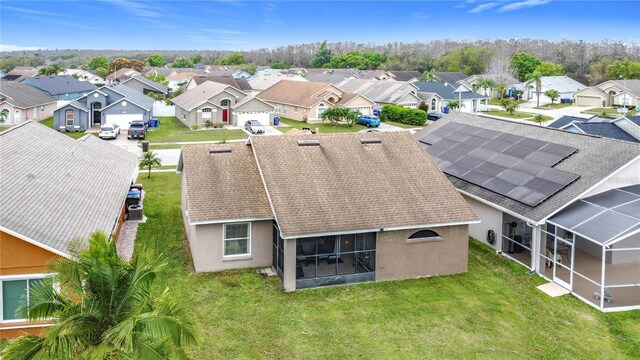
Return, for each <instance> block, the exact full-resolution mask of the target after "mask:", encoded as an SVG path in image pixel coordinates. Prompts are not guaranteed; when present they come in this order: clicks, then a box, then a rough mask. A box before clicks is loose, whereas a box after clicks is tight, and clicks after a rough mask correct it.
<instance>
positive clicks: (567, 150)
mask: <svg viewBox="0 0 640 360" xmlns="http://www.w3.org/2000/svg"><path fill="white" fill-rule="evenodd" d="M414 136H415V137H416V138H417V139H418V140H419V141H420V142H421V143H422V144H423V146H424V148H425V150H426V151H427V152H428V153H429V154H430V155H431V156H432V157H433V159H434V161H435V162H436V163H437V164H438V167H439V168H440V169H441V170H442V171H443V172H444V173H445V174H446V175H447V176H448V178H449V180H451V182H452V183H453V185H454V186H455V187H456V188H457V189H458V191H459V192H460V193H461V194H462V195H463V197H464V198H465V199H466V200H467V202H468V203H469V205H471V207H472V208H473V209H474V211H475V213H476V214H478V215H479V217H480V220H481V223H479V224H473V225H471V226H470V228H469V233H470V234H471V236H473V237H474V238H476V239H478V240H480V241H482V242H483V243H485V244H487V245H488V246H490V247H492V248H494V249H495V250H496V251H497V252H498V253H500V254H502V255H504V256H505V257H507V258H509V259H512V260H514V261H516V262H518V263H520V264H522V265H523V266H525V267H526V268H527V269H530V270H532V271H534V272H536V273H537V274H539V275H540V276H542V277H543V278H545V279H548V280H550V281H552V282H555V283H557V284H559V285H560V286H562V287H564V288H566V289H567V290H569V291H571V292H572V293H573V294H574V295H576V296H577V297H578V298H580V299H581V300H583V301H585V302H586V303H587V304H589V305H591V306H593V307H595V308H597V309H600V310H602V311H619V310H627V309H634V308H635V309H638V308H640V225H639V224H640V220H639V219H638V218H640V199H639V198H640V144H638V143H632V142H627V141H620V140H614V139H608V138H604V137H596V136H591V135H585V134H581V133H573V132H569V131H563V130H559V129H554V128H549V127H544V126H538V125H535V124H523V123H518V122H513V121H507V120H496V119H492V118H486V117H481V116H476V115H470V114H464V113H457V112H456V113H453V114H450V115H448V116H447V117H445V118H443V119H440V120H438V121H436V122H435V123H433V124H431V125H429V126H428V127H427V128H425V129H423V130H420V131H418V132H417V133H416V134H415V135H414ZM605 300H606V301H605Z"/></svg>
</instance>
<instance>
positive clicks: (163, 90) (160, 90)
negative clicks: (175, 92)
mask: <svg viewBox="0 0 640 360" xmlns="http://www.w3.org/2000/svg"><path fill="white" fill-rule="evenodd" d="M121 83H122V85H126V86H128V87H130V88H132V89H134V90H136V91H138V92H139V93H142V94H144V95H148V94H149V93H156V94H162V95H167V94H168V93H169V88H168V87H167V86H166V85H163V84H160V83H157V82H155V81H151V80H149V79H147V78H146V77H144V76H143V75H134V76H132V77H130V78H129V79H127V80H124V81H122V82H121Z"/></svg>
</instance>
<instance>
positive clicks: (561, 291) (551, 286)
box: [538, 282, 569, 297]
mask: <svg viewBox="0 0 640 360" xmlns="http://www.w3.org/2000/svg"><path fill="white" fill-rule="evenodd" d="M538 289H539V290H540V291H542V292H543V293H545V294H547V295H549V296H551V297H558V296H562V295H566V294H569V290H567V289H565V288H563V287H562V286H560V285H558V284H556V283H554V282H549V283H546V284H543V285H540V286H538Z"/></svg>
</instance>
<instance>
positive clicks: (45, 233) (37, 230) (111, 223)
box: [0, 121, 138, 339]
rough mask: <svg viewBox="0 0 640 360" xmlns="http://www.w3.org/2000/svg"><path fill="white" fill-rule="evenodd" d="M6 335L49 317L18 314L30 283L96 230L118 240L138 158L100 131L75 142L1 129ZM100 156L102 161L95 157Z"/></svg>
mask: <svg viewBox="0 0 640 360" xmlns="http://www.w3.org/2000/svg"><path fill="white" fill-rule="evenodd" d="M0 157H1V158H2V171H0V184H2V185H1V186H2V195H1V196H0V198H1V199H2V201H0V250H1V251H0V339H6V338H13V337H17V336H20V335H21V334H23V333H31V334H37V333H39V332H40V331H41V330H42V329H43V328H44V327H46V326H48V323H47V322H46V321H43V322H36V323H33V322H27V321H26V320H25V319H21V318H20V317H19V316H18V314H16V309H17V307H18V306H19V305H21V304H23V303H24V301H29V297H28V293H29V290H28V289H29V285H30V284H32V283H34V282H38V281H42V279H44V278H46V277H48V276H50V275H51V274H50V273H49V267H48V266H47V265H48V264H49V263H50V262H51V261H53V260H55V259H57V258H59V257H71V256H73V254H74V250H76V249H77V248H78V246H83V245H86V243H85V242H84V241H85V240H86V239H87V238H88V237H89V235H90V234H91V233H93V232H95V231H103V232H104V233H105V234H107V235H108V236H109V235H110V236H112V239H113V241H116V238H117V234H118V231H119V229H120V226H121V224H122V222H123V219H124V210H125V203H126V198H127V192H128V190H129V186H130V185H131V183H132V182H133V181H135V179H136V177H137V174H138V158H137V156H136V155H134V154H132V153H130V152H128V151H126V150H123V149H121V148H119V147H117V146H115V145H112V144H110V143H108V142H105V141H102V140H100V139H98V138H97V137H95V136H92V135H86V136H84V137H82V138H80V139H72V138H70V137H68V136H66V135H64V134H60V133H57V132H56V131H53V130H52V129H50V128H48V127H46V126H44V125H42V124H39V123H37V122H33V121H29V122H25V123H22V124H20V125H17V126H15V127H13V128H11V129H9V130H6V131H3V132H1V133H0ZM97 159H99V161H96V160H97Z"/></svg>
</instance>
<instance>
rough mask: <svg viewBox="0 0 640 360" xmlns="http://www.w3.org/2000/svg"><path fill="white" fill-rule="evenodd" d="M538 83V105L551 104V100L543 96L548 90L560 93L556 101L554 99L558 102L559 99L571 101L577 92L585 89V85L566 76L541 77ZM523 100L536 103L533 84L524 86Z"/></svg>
mask: <svg viewBox="0 0 640 360" xmlns="http://www.w3.org/2000/svg"><path fill="white" fill-rule="evenodd" d="M540 81H541V85H542V87H541V91H540V104H550V103H551V99H550V98H549V97H547V96H546V95H545V94H544V93H545V92H546V91H548V90H556V91H557V92H558V93H560V97H559V98H558V99H555V101H560V99H569V100H573V98H574V97H575V94H576V93H577V92H579V91H580V90H582V89H585V88H586V87H587V86H586V85H584V84H582V83H580V82H578V81H576V80H573V79H572V78H570V77H568V76H543V77H542V78H541V79H540ZM523 99H524V100H530V101H537V94H536V85H535V84H528V85H526V90H525V92H524V95H523Z"/></svg>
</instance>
